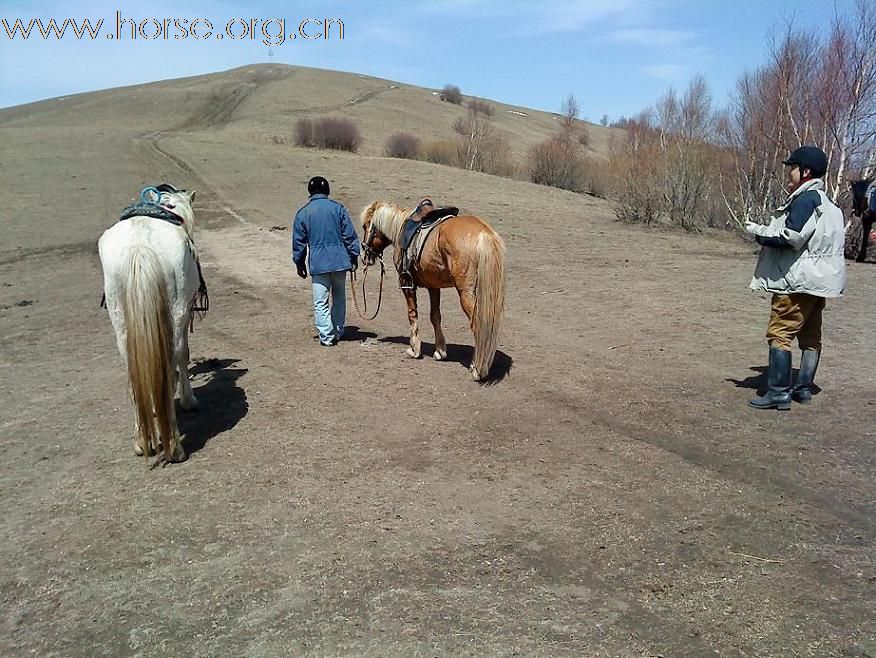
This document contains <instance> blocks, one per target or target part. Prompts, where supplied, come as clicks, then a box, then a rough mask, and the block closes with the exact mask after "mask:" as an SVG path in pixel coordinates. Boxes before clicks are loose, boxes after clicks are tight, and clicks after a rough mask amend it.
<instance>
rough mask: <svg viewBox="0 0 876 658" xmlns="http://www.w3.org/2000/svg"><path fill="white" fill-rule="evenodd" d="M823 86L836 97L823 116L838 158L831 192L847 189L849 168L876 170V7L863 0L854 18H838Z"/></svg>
mask: <svg viewBox="0 0 876 658" xmlns="http://www.w3.org/2000/svg"><path fill="white" fill-rule="evenodd" d="M822 62H823V70H824V73H823V75H822V76H821V77H822V82H823V90H824V91H825V92H829V93H826V94H825V95H826V96H828V100H829V101H830V103H829V105H828V107H827V108H826V109H828V110H829V111H827V112H825V113H824V114H825V115H824V116H823V120H824V124H825V128H826V133H827V134H826V136H827V139H826V140H825V143H828V144H829V145H830V147H831V148H830V151H831V155H832V156H833V158H834V159H835V163H834V164H835V166H834V167H833V169H834V170H835V172H836V173H835V175H833V176H832V177H831V181H830V182H831V187H830V194H831V197H832V198H833V199H834V200H836V199H837V198H838V197H839V196H840V195H841V194H844V193H845V192H846V185H845V184H844V181H845V178H846V177H847V175H848V173H847V172H848V169H849V168H851V167H855V166H857V167H859V168H861V169H863V170H867V169H871V168H872V166H873V163H874V161H876V8H874V7H873V5H872V3H871V2H868V1H867V0H858V2H857V4H856V11H855V14H854V15H853V16H851V17H849V16H843V17H840V16H839V15H837V16H836V17H835V18H834V22H833V27H832V30H831V34H830V38H829V39H828V42H827V44H826V46H825V49H824V54H823V57H822Z"/></svg>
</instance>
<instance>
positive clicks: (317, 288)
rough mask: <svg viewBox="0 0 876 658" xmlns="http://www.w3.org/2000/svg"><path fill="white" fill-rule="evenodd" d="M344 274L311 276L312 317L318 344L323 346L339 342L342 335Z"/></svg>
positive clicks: (334, 273) (345, 304)
mask: <svg viewBox="0 0 876 658" xmlns="http://www.w3.org/2000/svg"><path fill="white" fill-rule="evenodd" d="M346 274H347V273H346V272H344V271H342V272H326V273H325V274H314V275H313V317H314V320H315V321H316V331H317V333H318V334H319V342H320V343H322V344H323V345H328V344H330V343H332V342H334V341H335V340H340V339H341V337H342V336H343V335H344V321H345V320H346V317H347V296H346V293H347V291H346V287H345V286H346ZM329 293H331V298H332V299H331V308H329Z"/></svg>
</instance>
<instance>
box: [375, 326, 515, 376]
mask: <svg viewBox="0 0 876 658" xmlns="http://www.w3.org/2000/svg"><path fill="white" fill-rule="evenodd" d="M378 342H380V343H393V344H395V345H404V346H405V347H407V346H408V345H410V343H411V339H410V337H409V336H389V337H387V338H380V339H378ZM420 351H421V354H422V355H423V357H428V358H432V355H433V354H434V353H435V344H434V343H425V342H424V343H423V344H422V346H421V348H420ZM473 356H474V347H472V346H471V345H459V344H457V343H447V358H446V359H445V361H447V362H449V363H458V364H459V365H461V366H463V367H465V368H466V369H468V367H469V366H470V365H471V360H472V357H473ZM513 365H514V359H512V358H511V357H510V356H509V355H508V354H506V353H505V352H503V351H502V350H496V356H495V357H494V358H493V365H492V366H491V367H490V373H489V374H488V375H487V377H486V378H484V379H482V380H481V381H480V382H479V383H480V384H482V385H484V386H492V385H494V384H498V383H499V382H501V381H502V380H504V379H505V378H506V377H508V376H509V375H510V374H511V367H512V366H513Z"/></svg>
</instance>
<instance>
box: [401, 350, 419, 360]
mask: <svg viewBox="0 0 876 658" xmlns="http://www.w3.org/2000/svg"><path fill="white" fill-rule="evenodd" d="M405 354H407V355H408V356H409V357H411V358H412V359H419V358H420V353H419V352H414V350H412V349H411V348H410V347H409V348H408V349H406V350H405Z"/></svg>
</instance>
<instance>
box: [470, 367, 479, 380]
mask: <svg viewBox="0 0 876 658" xmlns="http://www.w3.org/2000/svg"><path fill="white" fill-rule="evenodd" d="M471 378H472V379H474V380H475V381H476V382H479V381H481V375H480V373H479V372H478V369H477V368H475V367H474V366H472V367H471Z"/></svg>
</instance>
